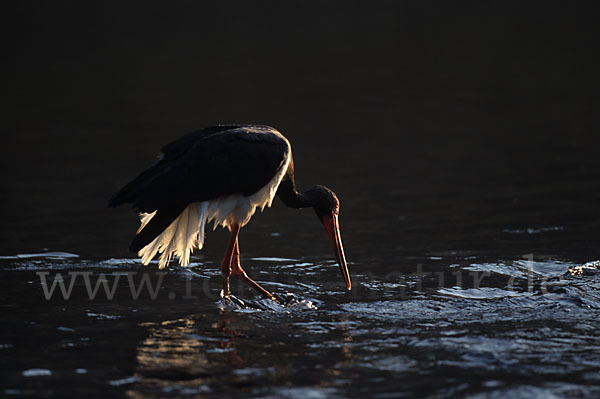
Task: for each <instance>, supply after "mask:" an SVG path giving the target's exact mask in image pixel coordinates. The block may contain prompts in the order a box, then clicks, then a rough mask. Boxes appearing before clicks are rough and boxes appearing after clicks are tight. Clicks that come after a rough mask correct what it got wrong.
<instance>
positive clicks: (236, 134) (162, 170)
mask: <svg viewBox="0 0 600 399" xmlns="http://www.w3.org/2000/svg"><path fill="white" fill-rule="evenodd" d="M288 151H289V146H288V143H287V141H286V140H285V139H284V138H283V136H281V135H280V134H279V133H278V132H277V131H276V130H275V129H273V128H270V127H267V126H216V127H212V128H207V129H203V130H200V131H197V132H193V133H190V134H188V135H186V136H183V137H181V138H180V139H178V140H176V141H174V142H172V143H170V144H168V145H166V146H165V147H163V157H162V159H160V160H159V161H158V162H157V163H156V164H154V165H153V166H151V167H150V168H149V169H148V170H146V171H144V172H143V173H142V174H140V175H139V176H138V177H136V178H135V179H134V180H133V181H131V182H130V183H129V184H127V185H126V186H125V187H123V189H121V190H120V191H119V192H118V193H117V194H116V195H115V196H114V197H113V198H112V199H111V201H110V203H109V206H117V205H120V204H123V203H131V204H133V207H134V209H136V210H137V211H139V212H148V213H149V212H154V211H157V213H156V215H155V216H154V217H153V218H152V220H151V221H150V223H148V224H147V225H146V227H144V229H143V230H142V231H141V232H140V233H139V234H138V235H137V236H136V238H135V239H134V241H133V243H132V245H131V247H130V249H131V250H133V251H138V250H139V249H141V248H143V247H144V246H145V245H147V244H149V243H150V242H152V240H154V238H156V237H157V236H158V235H159V234H160V233H161V232H162V231H163V230H164V229H165V228H166V227H168V226H169V224H171V222H172V221H173V220H175V218H177V216H178V215H179V214H180V213H181V212H182V211H183V210H184V209H185V207H186V206H187V205H189V204H190V203H192V202H198V201H206V200H210V199H213V198H217V197H220V196H223V195H229V194H238V193H239V194H243V195H251V194H253V193H255V192H257V191H258V190H260V189H261V188H262V187H264V186H265V185H266V184H267V183H268V182H269V181H270V180H271V179H272V178H273V176H275V174H276V173H277V171H278V170H279V168H280V166H281V164H282V162H283V161H284V159H285V156H286V154H287V152H288Z"/></svg>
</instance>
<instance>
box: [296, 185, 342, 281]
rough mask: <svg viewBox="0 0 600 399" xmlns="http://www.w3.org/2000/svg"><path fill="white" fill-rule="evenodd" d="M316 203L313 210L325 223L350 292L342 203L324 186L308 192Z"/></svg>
mask: <svg viewBox="0 0 600 399" xmlns="http://www.w3.org/2000/svg"><path fill="white" fill-rule="evenodd" d="M306 194H308V195H309V196H310V197H312V200H313V201H314V205H313V208H314V210H315V212H316V213H317V217H318V218H319V220H320V221H321V223H323V226H324V227H325V231H326V232H327V235H328V236H329V241H330V242H331V246H332V247H333V250H334V251H335V257H336V259H337V261H338V264H339V266H340V271H341V272H342V277H343V278H344V282H345V283H346V287H347V288H348V290H350V289H351V288H352V283H351V282H350V273H349V272H348V265H347V264H346V257H345V255H344V246H343V245H342V236H341V234H340V224H339V222H338V215H339V213H340V201H339V200H338V198H337V196H336V195H335V193H334V192H333V191H331V190H330V189H328V188H327V187H324V186H315V187H313V188H311V189H310V190H308V191H307V192H306Z"/></svg>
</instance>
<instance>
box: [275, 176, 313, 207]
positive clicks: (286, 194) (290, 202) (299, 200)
mask: <svg viewBox="0 0 600 399" xmlns="http://www.w3.org/2000/svg"><path fill="white" fill-rule="evenodd" d="M277 195H278V196H279V198H280V199H281V200H282V201H283V203H284V204H285V205H286V206H288V207H290V208H308V207H311V206H314V205H315V200H314V199H313V198H311V197H310V196H307V195H305V194H304V193H299V192H298V190H296V183H295V181H294V175H293V173H292V174H291V175H289V174H288V175H286V176H285V177H284V179H283V180H282V181H281V183H280V184H279V188H278V189H277Z"/></svg>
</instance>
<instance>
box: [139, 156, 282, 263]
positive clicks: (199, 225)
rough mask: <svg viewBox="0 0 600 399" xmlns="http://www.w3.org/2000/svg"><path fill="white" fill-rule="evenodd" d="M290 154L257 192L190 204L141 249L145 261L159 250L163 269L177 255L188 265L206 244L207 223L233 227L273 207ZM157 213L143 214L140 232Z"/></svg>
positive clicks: (243, 224)
mask: <svg viewBox="0 0 600 399" xmlns="http://www.w3.org/2000/svg"><path fill="white" fill-rule="evenodd" d="M290 154H291V151H288V154H287V155H286V158H285V160H284V162H283V165H282V166H281V168H280V169H279V171H278V172H277V174H276V175H275V176H274V177H273V178H272V179H271V181H269V183H267V184H266V185H265V186H264V187H263V188H261V189H260V190H259V191H257V192H256V193H254V194H252V195H250V196H245V195H242V194H232V195H227V196H223V197H218V198H215V199H212V200H209V201H202V202H193V203H191V204H190V205H188V206H187V207H186V208H185V209H184V210H183V212H181V214H180V215H179V216H178V217H177V219H175V220H174V221H173V222H172V223H171V224H170V225H169V227H167V228H166V229H165V230H164V231H163V232H162V233H161V234H160V235H159V236H158V237H156V238H155V239H154V240H153V241H152V242H151V243H150V244H148V245H146V246H145V247H144V248H142V249H141V250H140V251H139V252H138V255H139V256H140V257H141V258H142V263H143V264H144V265H147V264H148V263H150V261H151V260H152V259H153V258H154V256H156V254H157V253H160V260H159V262H158V267H159V269H163V268H164V267H165V266H166V265H167V264H168V263H169V261H170V260H171V259H172V257H173V255H176V256H177V257H179V264H180V265H181V266H186V265H187V264H188V263H189V261H190V254H191V253H192V251H193V250H194V248H198V249H202V247H203V246H204V229H205V226H206V223H207V222H209V223H210V222H214V228H213V229H216V228H217V226H223V227H230V226H232V225H234V224H238V225H240V227H243V226H245V225H246V224H247V223H248V222H249V221H250V218H252V215H254V212H256V209H257V208H260V210H261V211H262V210H263V209H264V208H265V207H270V206H271V204H272V202H273V198H274V197H275V193H276V192H277V188H278V187H279V184H280V183H281V179H282V178H283V176H284V175H285V172H286V171H287V168H288V166H289V163H290V159H291V156H290ZM155 214H156V211H155V212H153V213H142V214H140V222H141V225H140V228H139V229H138V232H140V231H141V230H142V229H143V228H144V226H145V225H146V224H147V223H148V222H149V221H150V220H151V219H152V217H153V216H154V215H155Z"/></svg>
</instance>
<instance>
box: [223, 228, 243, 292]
mask: <svg viewBox="0 0 600 399" xmlns="http://www.w3.org/2000/svg"><path fill="white" fill-rule="evenodd" d="M229 229H230V230H231V235H230V236H229V245H227V251H226V252H225V257H224V258H223V263H221V277H222V279H223V289H222V290H221V297H228V296H229V276H230V275H231V261H232V258H233V250H234V248H235V246H236V243H237V237H238V233H239V232H240V226H239V225H237V224H234V225H233V226H230V227H229Z"/></svg>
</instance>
